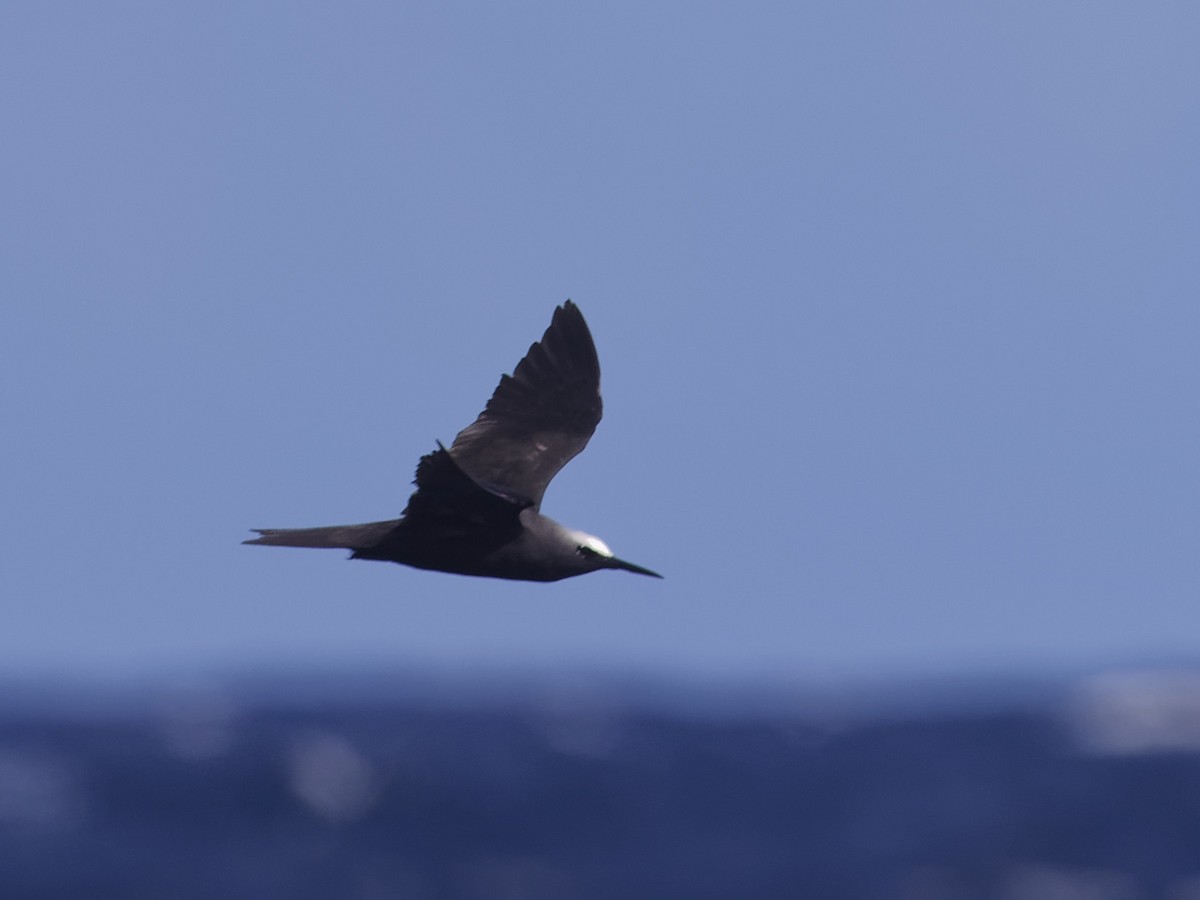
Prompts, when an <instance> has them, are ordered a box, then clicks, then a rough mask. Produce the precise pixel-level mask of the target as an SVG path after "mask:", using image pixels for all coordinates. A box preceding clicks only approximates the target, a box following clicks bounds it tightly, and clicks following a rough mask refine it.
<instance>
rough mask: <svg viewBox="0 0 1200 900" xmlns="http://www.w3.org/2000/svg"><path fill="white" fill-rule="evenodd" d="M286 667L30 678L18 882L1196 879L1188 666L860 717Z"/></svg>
mask: <svg viewBox="0 0 1200 900" xmlns="http://www.w3.org/2000/svg"><path fill="white" fill-rule="evenodd" d="M1139 679H1140V680H1139ZM290 694H291V696H289V691H288V690H287V689H286V685H284V686H283V689H280V686H279V685H276V689H274V690H273V691H270V692H259V693H258V694H257V695H255V694H253V692H250V693H242V694H239V692H237V691H223V690H216V689H204V690H192V691H181V692H179V693H178V694H176V695H172V694H170V693H169V692H168V693H165V694H163V695H160V696H158V697H156V698H154V699H153V700H147V701H144V702H141V701H139V702H129V703H125V704H121V703H111V704H108V705H107V706H106V705H104V704H100V703H93V702H90V701H87V702H78V701H77V702H76V703H74V704H73V705H72V704H64V703H58V704H55V703H45V704H40V705H39V704H33V703H28V702H26V703H15V704H10V705H9V707H8V708H7V709H6V711H4V712H3V714H2V715H0V897H5V898H9V897H11V898H82V897H121V898H142V897H144V898H165V897H170V898H213V897H222V898H255V900H257V898H262V897H299V898H308V897H311V898H393V897H396V898H414V900H419V898H460V897H461V898H501V900H503V898H597V900H600V898H605V900H608V898H670V897H680V898H684V897H686V898H718V897H720V898H726V897H736V898H797V897H814V898H876V897H899V898H974V897H979V898H1003V900H1025V898H1029V900H1033V898H1039V900H1040V898H1051V900H1053V898H1072V900H1075V898H1142V897H1144V898H1157V897H1167V898H1172V900H1185V898H1200V751H1198V749H1197V748H1198V747H1200V729H1198V728H1197V723H1198V722H1200V715H1198V713H1197V710H1198V709H1200V699H1198V698H1200V690H1197V681H1196V679H1195V678H1194V677H1192V676H1164V677H1158V676H1155V677H1152V678H1147V677H1143V676H1131V677H1127V678H1109V679H1108V680H1107V681H1106V680H1098V681H1094V682H1093V683H1090V684H1089V685H1086V686H1084V687H1083V688H1081V689H1079V690H1075V691H1073V692H1066V693H1064V694H1063V698H1064V699H1061V701H1060V700H1056V701H1055V702H1053V703H1051V702H1046V703H1037V702H1033V701H1031V700H1011V701H1010V702H1007V703H998V702H994V700H993V701H992V702H988V703H982V702H981V703H980V704H977V705H976V706H972V705H970V704H968V703H961V702H960V703H957V704H951V705H949V706H946V705H943V706H942V707H940V708H939V707H938V706H936V705H931V707H930V708H928V709H924V710H922V709H921V708H920V707H919V704H912V703H909V704H902V705H897V706H896V707H895V708H894V709H891V710H889V709H888V708H887V704H881V705H877V706H876V707H874V708H871V709H866V708H862V707H859V708H856V709H855V710H854V711H853V714H849V713H847V714H844V715H842V714H839V713H838V712H837V709H836V705H832V706H831V705H828V704H827V705H825V706H824V707H823V708H821V709H819V710H818V709H810V710H808V711H803V710H796V709H791V710H788V709H782V708H775V709H773V710H772V709H770V708H766V707H764V708H761V709H756V708H750V707H747V708H744V709H741V710H738V709H731V708H728V707H726V708H724V709H722V710H720V711H710V712H709V713H707V714H702V713H700V712H697V709H696V708H695V707H692V708H675V709H672V708H669V704H659V705H657V706H656V705H655V704H645V703H623V702H622V701H621V697H620V693H619V692H610V693H608V694H604V695H603V696H602V697H601V698H600V699H599V700H598V699H597V695H596V694H594V693H591V694H588V693H586V692H584V693H582V694H580V695H579V696H573V695H572V694H571V693H570V692H569V691H568V692H560V693H558V694H556V695H555V696H554V698H553V701H552V702H541V701H539V702H534V701H533V700H530V699H529V698H528V697H518V696H514V697H513V698H512V700H511V702H508V703H506V702H502V700H497V698H496V696H495V695H492V696H491V698H490V699H489V700H488V702H486V703H484V702H481V703H477V704H471V703H469V702H463V700H462V698H461V697H459V698H457V699H456V700H455V701H454V702H441V701H437V702H434V701H430V700H427V701H425V702H420V701H419V700H418V699H416V698H414V697H413V696H411V695H404V696H401V695H396V696H394V697H391V698H389V694H388V691H387V690H380V691H376V692H374V693H368V694H367V695H366V696H365V697H364V696H363V695H361V694H357V695H356V699H355V700H353V701H350V700H346V701H344V702H343V701H339V700H338V699H337V691H336V690H325V691H324V692H323V693H321V694H320V695H319V696H318V695H315V694H313V692H309V691H306V690H305V685H304V684H303V682H297V683H296V685H295V686H294V690H292V691H291V692H290ZM734 706H736V704H734Z"/></svg>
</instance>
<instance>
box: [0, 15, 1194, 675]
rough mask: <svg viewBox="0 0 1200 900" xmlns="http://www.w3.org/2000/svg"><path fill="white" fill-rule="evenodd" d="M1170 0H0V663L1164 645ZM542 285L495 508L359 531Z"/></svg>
mask: <svg viewBox="0 0 1200 900" xmlns="http://www.w3.org/2000/svg"><path fill="white" fill-rule="evenodd" d="M1198 9H1200V8H1198V7H1197V6H1196V5H1195V4H1194V3H1182V2H1181V3H1158V4H1140V3H1121V4H1117V3H1105V2H1100V3H1096V2H1063V3H1045V2H1017V3H991V4H986V3H985V4H974V3H972V4H963V3H950V2H940V3H926V2H917V3H903V4H892V3H842V2H836V3H834V2H831V3H803V4H801V3H777V4H769V3H758V4H745V3H738V4H734V3H725V4H714V3H694V2H679V3H636V4H621V3H612V2H605V3H541V4H530V3H517V4H492V3H459V4H449V3H404V4H399V3H384V2H357V3H343V4H324V5H318V4H311V3H283V2H278V3H244V2H206V3H200V4H159V3H150V2H143V3H123V2H113V3H104V4H95V3H82V2H76V3H70V2H68V3H53V4H49V3H7V4H4V5H3V7H0V121H2V123H3V128H2V132H0V179H2V181H0V241H2V249H0V421H2V423H3V466H2V467H0V501H2V505H0V509H2V513H0V604H2V606H0V609H2V610H3V624H2V626H0V672H4V673H16V674H22V673H56V672H57V673H71V674H74V675H90V674H98V675H107V674H111V673H123V672H137V671H145V670H148V669H154V668H156V667H163V666H183V667H201V668H203V667H217V668H220V667H229V666H234V667H247V666H255V665H267V666H279V665H283V666H303V665H308V664H313V665H333V666H338V665H343V664H345V665H358V664H374V663H399V664H406V663H410V662H422V661H436V662H439V663H443V664H449V665H452V666H453V665H469V664H475V663H484V664H494V663H501V664H503V663H509V662H513V663H538V664H540V663H560V662H566V663H575V664H588V665H591V664H596V665H602V666H611V667H615V668H618V669H622V668H626V667H628V668H630V669H631V670H646V669H649V670H656V669H663V670H667V671H672V672H674V671H681V672H690V673H700V674H703V675H705V676H706V677H717V678H720V677H724V676H726V675H731V674H732V675H746V674H757V673H762V672H771V671H778V672H789V673H794V674H802V675H815V676H825V675H830V676H842V675H862V674H879V673H893V672H894V673H922V672H944V671H976V670H980V669H1015V670H1020V671H1044V670H1047V669H1053V668H1055V667H1059V666H1063V665H1091V664H1103V663H1105V662H1108V661H1112V660H1126V659H1138V660H1155V659H1166V658H1200V548H1198V542H1200V415H1198V410H1197V396H1198V386H1200V272H1198V265H1200V263H1198V260H1200V252H1198V249H1200V53H1197V52H1196V35H1197V34H1200V11H1198ZM568 297H571V298H573V299H574V300H575V301H576V302H577V303H578V304H579V305H580V307H581V309H582V310H583V312H584V314H585V316H586V317H587V319H588V321H589V323H590V325H591V328H592V332H593V334H594V337H595V339H596V343H597V346H598V349H599V353H600V359H601V364H602V367H603V372H604V381H603V387H604V398H605V402H606V415H605V419H604V421H603V422H602V423H601V425H600V428H599V430H598V431H597V433H596V436H595V438H594V439H593V441H592V443H591V445H590V447H589V448H588V450H587V452H586V453H584V454H583V455H582V456H580V457H579V458H578V459H576V460H575V461H574V462H573V463H572V464H571V465H570V466H568V467H567V469H565V470H564V472H563V473H562V474H561V475H560V476H559V478H558V479H557V480H556V481H555V482H554V484H553V485H552V486H551V489H550V491H549V493H548V494H547V497H546V503H545V506H544V509H545V511H546V512H547V513H548V514H549V515H551V516H553V517H555V518H557V519H559V520H560V521H563V522H565V523H567V524H569V525H571V526H573V527H577V528H581V529H584V530H586V531H589V532H592V533H595V534H598V535H600V536H601V537H603V538H604V539H605V540H606V541H607V542H608V543H609V544H610V545H611V546H612V547H613V549H614V550H615V551H616V552H617V554H618V555H620V556H623V557H625V558H628V559H630V560H632V561H634V562H637V563H641V564H643V565H646V566H649V567H652V568H654V569H657V570H659V571H661V572H662V573H663V574H664V575H665V576H666V580H665V581H655V580H652V579H648V578H639V577H636V576H633V575H626V574H623V573H607V572H606V573H600V574H596V575H591V576H587V577H584V578H578V579H572V580H569V581H565V582H560V583H558V584H553V585H541V584H523V583H509V582H501V581H491V580H482V579H469V578H462V577H457V576H450V575H441V574H434V573H426V572H419V571H416V570H411V569H407V568H403V567H400V566H395V565H386V564H381V563H368V562H353V563H352V562H346V561H345V560H344V558H343V557H344V554H343V553H342V552H340V551H306V550H278V549H274V548H258V547H243V546H241V545H240V543H239V542H240V541H241V540H242V539H243V538H245V537H248V536H249V532H248V529H249V528H251V527H255V526H257V527H287V526H307V525H323V524H332V523H344V522H361V521H370V520H373V519H384V518H391V517H394V516H396V515H397V514H398V513H399V512H400V510H401V509H402V508H403V506H404V504H405V501H406V499H407V497H408V493H409V491H410V480H411V478H412V473H413V469H414V466H415V464H416V461H417V459H418V457H419V456H420V455H421V454H422V453H425V452H427V451H429V450H430V449H431V448H432V447H433V445H434V441H435V440H437V439H441V440H442V441H449V440H450V439H452V438H453V436H454V434H455V432H456V431H457V430H458V429H459V428H461V427H462V426H464V425H466V424H467V423H468V422H469V421H471V419H472V418H473V417H474V416H475V415H476V414H477V413H478V412H479V410H480V409H481V408H482V405H483V403H484V402H485V400H486V399H487V397H488V396H489V395H490V393H491V391H492V389H493V388H494V386H495V384H496V381H497V379H498V376H499V375H500V373H501V372H504V371H510V370H511V368H512V366H513V365H514V364H515V363H516V362H517V360H518V359H519V358H520V356H521V355H522V354H523V353H524V351H525V350H526V348H527V347H528V346H529V344H530V343H531V342H532V341H533V340H535V339H536V338H538V337H539V336H540V335H541V333H542V330H543V329H544V328H545V327H546V325H547V324H548V323H549V320H550V315H551V312H552V310H553V308H554V306H555V305H556V304H558V303H560V302H562V301H563V300H564V299H566V298H568Z"/></svg>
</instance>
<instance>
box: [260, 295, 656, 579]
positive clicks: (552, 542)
mask: <svg viewBox="0 0 1200 900" xmlns="http://www.w3.org/2000/svg"><path fill="white" fill-rule="evenodd" d="M602 409H603V407H602V403H601V400H600V363H599V360H598V358H597V356H596V348H595V345H594V344H593V343H592V337H591V334H590V332H589V331H588V327H587V324H586V323H585V322H584V320H583V316H582V314H581V313H580V312H579V308H578V307H576V306H575V304H573V303H571V302H570V301H569V300H568V301H567V302H566V303H565V304H564V305H563V306H561V307H559V308H558V309H557V310H555V312H554V318H553V320H552V321H551V323H550V327H549V328H547V329H546V333H545V334H544V335H543V336H542V340H541V341H540V342H538V343H535V344H533V345H532V346H531V347H530V348H529V352H528V353H527V354H526V355H525V358H524V359H522V360H521V362H520V363H519V364H518V365H517V367H516V369H515V370H514V371H513V374H512V375H503V376H501V379H500V384H499V386H498V387H497V388H496V391H495V393H494V394H493V395H492V398H491V400H489V401H488V404H487V407H486V408H485V409H484V411H483V412H482V413H480V414H479V416H478V418H476V420H475V421H474V422H473V423H472V424H471V425H469V426H467V427H466V428H464V429H463V430H462V431H461V432H459V433H458V435H457V436H456V437H455V439H454V443H453V444H452V445H451V446H450V449H449V450H447V449H446V448H445V447H443V446H442V445H441V444H440V443H439V444H438V446H437V449H436V450H434V451H433V452H432V453H429V454H427V455H426V456H423V457H421V461H420V463H419V464H418V466H417V477H416V480H415V482H414V483H415V484H416V486H417V489H416V491H414V492H413V494H412V496H411V497H410V498H409V501H408V506H407V507H406V508H405V510H404V513H403V515H402V516H401V518H399V519H391V520H387V521H383V522H369V523H366V524H363V525H332V526H326V527H322V528H298V529H297V528H284V529H261V530H259V532H258V534H259V537H258V538H255V539H253V540H249V541H246V543H248V544H270V545H276V546H285V547H341V548H344V549H348V550H350V551H352V552H351V557H352V558H354V559H376V560H384V561H388V562H398V563H403V564H405V565H409V566H413V567H415V568H418V569H433V570H436V571H440V572H452V573H455V574H460V575H482V576H488V577H492V578H509V579H518V580H523V581H558V580H560V579H562V578H568V577H570V576H572V575H582V574H584V573H586V572H591V571H595V570H596V569H601V568H623V569H626V570H628V571H633V572H638V573H640V574H644V575H655V576H656V577H659V576H657V575H656V573H654V572H651V571H650V570H648V569H643V568H641V567H640V566H635V565H633V564H631V563H627V562H624V561H622V560H619V559H616V558H615V557H613V556H612V553H611V551H609V550H608V548H607V547H606V546H605V545H604V543H603V542H602V541H599V540H598V539H596V538H593V537H591V536H590V535H585V534H583V533H581V532H574V531H571V530H569V529H566V528H564V527H563V526H562V525H560V524H559V523H557V522H555V521H554V520H553V519H550V518H548V517H546V516H543V515H542V514H541V513H540V512H539V508H540V506H541V501H542V495H543V493H544V492H545V489H546V486H547V485H548V484H549V482H550V480H551V479H552V478H553V477H554V476H555V474H557V473H558V471H559V469H561V468H562V467H563V466H564V465H565V464H566V463H567V462H569V461H570V460H571V459H572V458H573V457H574V456H575V455H576V454H578V453H579V452H580V451H581V450H583V448H584V447H585V446H587V443H588V440H589V439H590V438H591V436H592V432H593V431H595V428H596V425H597V424H598V423H599V421H600V417H601V414H602Z"/></svg>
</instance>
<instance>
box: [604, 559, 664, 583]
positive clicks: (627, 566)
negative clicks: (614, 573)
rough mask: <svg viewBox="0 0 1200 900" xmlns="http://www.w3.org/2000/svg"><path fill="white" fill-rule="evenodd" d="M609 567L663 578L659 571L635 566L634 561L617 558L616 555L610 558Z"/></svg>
mask: <svg viewBox="0 0 1200 900" xmlns="http://www.w3.org/2000/svg"><path fill="white" fill-rule="evenodd" d="M608 567H609V568H610V569H624V570H625V571H626V572H637V573H638V574H639V575H649V576H650V577H651V578H662V576H661V575H659V574H658V573H657V572H651V571H650V570H649V569H643V568H642V567H641V566H635V565H634V564H633V563H631V562H625V560H623V559H617V558H616V557H615V556H613V557H610V558H609V560H608Z"/></svg>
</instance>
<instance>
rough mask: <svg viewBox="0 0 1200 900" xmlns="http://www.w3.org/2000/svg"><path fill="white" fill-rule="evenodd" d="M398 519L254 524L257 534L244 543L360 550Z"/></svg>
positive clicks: (377, 539) (387, 531)
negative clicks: (311, 524)
mask: <svg viewBox="0 0 1200 900" xmlns="http://www.w3.org/2000/svg"><path fill="white" fill-rule="evenodd" d="M399 524H400V520H399V519H392V520H390V521H387V522H368V523H367V524H365V525H326V526H324V527H322V528H254V529H252V530H253V531H255V532H257V534H258V537H256V538H251V539H250V540H248V541H242V543H243V544H266V545H268V546H272V547H340V548H342V549H344V550H361V549H364V548H367V547H374V546H375V545H376V544H378V543H379V542H380V541H381V540H382V539H383V538H384V537H385V536H386V535H387V534H388V533H389V532H390V531H391V530H392V529H393V528H395V527H396V526H397V525H399Z"/></svg>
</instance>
